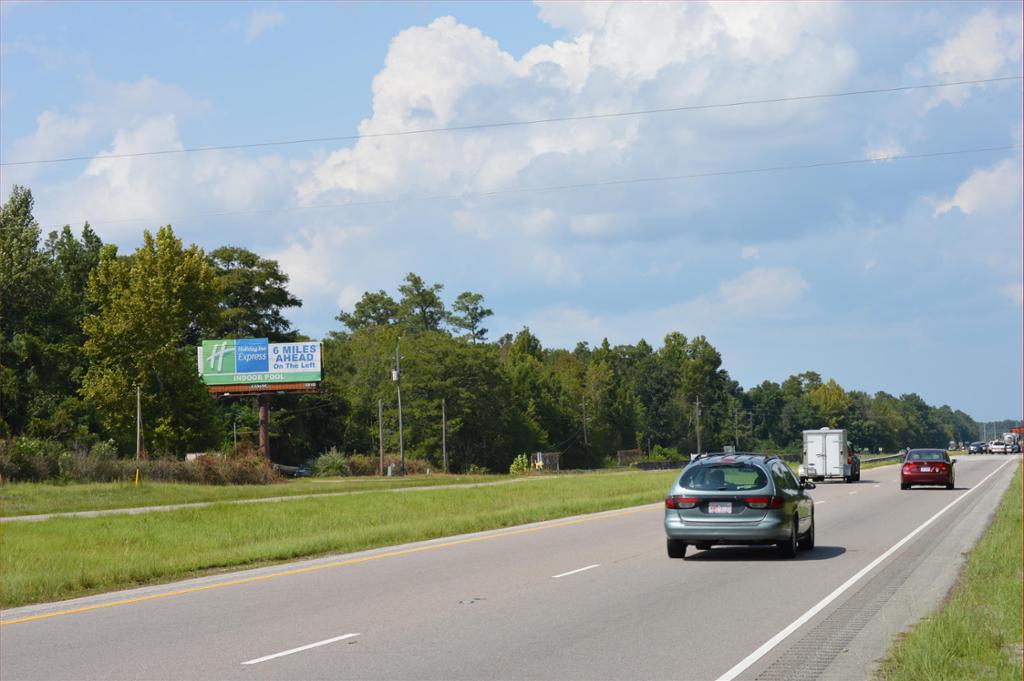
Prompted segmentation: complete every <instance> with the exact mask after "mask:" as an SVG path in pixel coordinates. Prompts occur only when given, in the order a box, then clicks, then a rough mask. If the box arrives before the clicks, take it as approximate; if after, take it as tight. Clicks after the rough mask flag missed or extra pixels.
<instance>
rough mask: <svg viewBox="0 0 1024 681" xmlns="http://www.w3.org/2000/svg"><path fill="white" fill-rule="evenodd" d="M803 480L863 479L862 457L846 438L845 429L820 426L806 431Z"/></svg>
mask: <svg viewBox="0 0 1024 681" xmlns="http://www.w3.org/2000/svg"><path fill="white" fill-rule="evenodd" d="M797 472H798V475H799V476H800V482H804V481H805V480H819V481H820V480H824V479H825V478H842V479H843V480H844V481H846V482H858V481H859V480H860V457H859V456H857V455H856V454H854V453H853V448H852V447H850V444H849V443H848V442H847V441H846V431H845V430H842V429H839V428H820V429H818V430H805V431H804V460H803V463H802V464H801V465H800V467H799V469H798V471H797Z"/></svg>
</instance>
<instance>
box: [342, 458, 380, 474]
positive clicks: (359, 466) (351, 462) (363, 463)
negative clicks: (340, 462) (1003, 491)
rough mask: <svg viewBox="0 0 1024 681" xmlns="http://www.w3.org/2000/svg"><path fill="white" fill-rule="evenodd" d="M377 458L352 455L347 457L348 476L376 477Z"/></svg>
mask: <svg viewBox="0 0 1024 681" xmlns="http://www.w3.org/2000/svg"><path fill="white" fill-rule="evenodd" d="M377 461H378V457H376V456H368V455H366V454H353V455H352V456H350V457H348V468H349V474H351V475H377Z"/></svg>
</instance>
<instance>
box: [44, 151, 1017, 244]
mask: <svg viewBox="0 0 1024 681" xmlns="http://www.w3.org/2000/svg"><path fill="white" fill-rule="evenodd" d="M1021 148H1024V145H1020V144H1009V145H1003V146H995V147H976V148H972V149H955V150H950V151H933V152H926V153H920V154H896V155H890V156H875V157H872V158H855V159H846V160H842V161H818V162H815V163H796V164H791V165H778V166H764V167H759V168H741V169H735V170H715V171H709V172H703V173H685V174H680V175H661V176H653V177H634V178H626V179H620V180H604V181H599V182H579V183H574V184H559V185H548V186H543V187H517V188H511V189H496V190H493V191H487V192H466V193H462V194H433V195H425V196H409V197H404V198H397V199H374V200H367V201H346V202H344V203H325V204H314V205H310V206H288V207H284V208H257V209H248V210H228V211H218V212H211V213H193V214H188V215H177V216H170V217H165V218H153V217H149V218H122V219H116V220H88V222H89V224H90V225H115V224H124V223H129V222H154V223H160V224H166V223H174V222H176V221H178V220H192V219H197V218H215V217H226V216H231V215H268V214H273V213H290V212H293V211H300V210H326V209H332V208H335V209H337V208H351V207H361V206H387V205H398V204H403V203H415V202H421V201H459V200H464V199H482V198H492V197H496V196H507V195H514V194H530V193H540V192H555V191H567V190H572V189H589V188H596V187H616V186H628V185H634V184H646V183H652V182H671V181H679V180H694V179H700V178H709V177H726V176H730V175H753V174H759V173H773V172H782V171H787V170H809V169H814V168H834V167H840V166H854V165H864V164H868V163H881V162H885V161H909V160H913V159H925V158H939V157H944V156H958V155H964V154H980V153H985V152H989V151H1009V150H1013V149H1021ZM78 222H86V220H81V221H74V224H77V223H78ZM64 224H72V222H65V223H62V225H52V224H51V225H50V227H48V229H58V228H59V227H60V226H63V225H64Z"/></svg>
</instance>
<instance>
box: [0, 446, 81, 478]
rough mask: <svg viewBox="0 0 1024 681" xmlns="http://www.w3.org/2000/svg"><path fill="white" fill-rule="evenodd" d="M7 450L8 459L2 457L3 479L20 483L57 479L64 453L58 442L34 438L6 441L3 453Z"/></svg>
mask: <svg viewBox="0 0 1024 681" xmlns="http://www.w3.org/2000/svg"><path fill="white" fill-rule="evenodd" d="M8 448H9V457H8V456H5V457H4V466H5V470H4V471H3V476H4V479H5V480H18V481H21V482H42V481H43V480H49V479H51V478H55V477H57V474H58V473H59V472H60V462H59V461H60V456H61V454H64V453H66V452H65V449H64V447H63V446H62V445H61V444H60V443H59V442H54V441H53V440H43V439H40V438H35V437H20V438H18V439H17V440H13V441H11V440H8V441H6V442H5V443H4V449H5V451H7V450H8Z"/></svg>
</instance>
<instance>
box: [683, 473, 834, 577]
mask: <svg viewBox="0 0 1024 681" xmlns="http://www.w3.org/2000/svg"><path fill="white" fill-rule="evenodd" d="M809 489H814V483H813V482H806V483H804V484H800V482H799V481H798V480H797V479H796V476H795V475H793V471H791V470H790V469H789V466H787V465H786V464H785V463H784V462H783V461H782V459H780V458H779V457H777V456H770V455H767V454H750V453H742V454H731V453H730V454H709V455H705V456H701V457H699V458H697V459H695V460H694V461H693V462H691V463H690V465H688V466H687V467H686V468H684V469H683V472H682V473H681V474H680V475H679V478H678V479H677V480H676V482H675V483H674V484H673V485H672V488H671V489H670V490H669V494H668V497H666V498H665V534H666V535H667V538H668V539H667V542H668V555H669V558H684V557H685V556H686V549H687V547H688V546H689V545H690V544H693V545H694V546H695V547H696V548H697V549H699V550H704V549H709V548H711V547H712V546H720V545H736V544H738V545H747V546H757V545H771V544H774V545H775V546H776V547H777V549H778V551H779V553H780V554H781V555H782V556H784V557H786V558H792V557H793V556H795V555H796V552H797V547H798V546H799V548H803V549H812V548H814V501H813V500H812V499H811V497H810V495H809V494H807V491H806V490H809Z"/></svg>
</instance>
